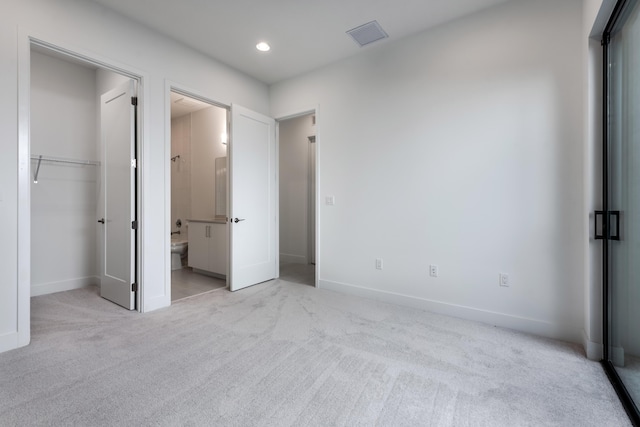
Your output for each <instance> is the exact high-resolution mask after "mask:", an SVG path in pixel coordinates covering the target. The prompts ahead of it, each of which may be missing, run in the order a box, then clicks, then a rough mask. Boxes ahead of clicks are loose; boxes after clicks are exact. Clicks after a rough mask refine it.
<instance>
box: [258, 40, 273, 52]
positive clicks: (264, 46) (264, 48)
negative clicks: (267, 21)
mask: <svg viewBox="0 0 640 427" xmlns="http://www.w3.org/2000/svg"><path fill="white" fill-rule="evenodd" d="M256 49H258V50H259V51H260V52H268V51H270V50H271V46H269V43H266V42H260V43H258V44H257V45H256Z"/></svg>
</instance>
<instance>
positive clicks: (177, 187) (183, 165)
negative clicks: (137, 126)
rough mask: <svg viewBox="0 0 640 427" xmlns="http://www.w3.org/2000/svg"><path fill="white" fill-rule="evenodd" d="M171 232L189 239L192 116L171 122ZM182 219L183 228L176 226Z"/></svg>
mask: <svg viewBox="0 0 640 427" xmlns="http://www.w3.org/2000/svg"><path fill="white" fill-rule="evenodd" d="M174 156H180V158H179V159H176V160H175V162H171V231H178V230H179V231H180V237H181V238H183V239H188V238H189V234H188V228H187V219H189V218H191V114H186V115H184V116H181V117H176V118H175V119H172V120H171V157H174ZM178 219H180V221H181V222H182V227H180V228H178V227H177V226H176V221H177V220H178Z"/></svg>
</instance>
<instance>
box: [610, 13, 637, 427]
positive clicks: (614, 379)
mask: <svg viewBox="0 0 640 427" xmlns="http://www.w3.org/2000/svg"><path fill="white" fill-rule="evenodd" d="M636 3H637V0H618V1H617V2H616V5H615V7H614V9H613V12H612V13H611V16H610V17H609V20H608V22H607V25H606V27H605V29H604V32H603V34H602V67H603V68H602V70H603V73H602V79H603V80H602V104H603V105H602V199H603V200H602V237H601V238H602V240H603V246H602V320H603V327H602V339H603V358H602V360H601V362H600V363H601V364H602V366H603V368H604V370H605V372H606V374H607V376H608V377H609V380H610V381H611V384H612V385H613V388H614V389H615V390H616V393H617V394H618V397H619V398H620V401H621V402H622V405H623V406H624V409H625V410H626V411H627V414H628V415H629V418H630V419H631V422H632V423H633V424H634V425H635V426H640V412H639V411H638V407H637V406H636V404H635V403H634V401H633V398H632V397H631V395H630V394H629V391H628V390H627V388H626V387H625V385H624V383H623V382H622V379H621V378H620V376H619V375H618V373H617V372H616V370H615V368H614V366H613V363H612V362H611V355H610V351H609V348H610V334H609V326H610V314H611V313H610V312H611V310H610V306H609V301H610V298H609V295H610V283H609V242H610V241H611V240H616V238H615V237H613V236H611V227H609V220H610V218H611V214H612V213H614V212H615V211H612V210H611V207H610V206H609V144H610V141H609V130H610V126H609V111H610V109H609V81H610V68H609V45H610V41H611V35H612V34H613V33H614V32H615V31H617V30H618V29H620V25H622V24H623V18H624V16H625V13H626V12H627V11H630V10H631V9H632V8H633V7H634V6H635V5H636ZM614 208H615V207H614ZM616 232H617V227H616Z"/></svg>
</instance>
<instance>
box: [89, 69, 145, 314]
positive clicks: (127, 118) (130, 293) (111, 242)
mask: <svg viewBox="0 0 640 427" xmlns="http://www.w3.org/2000/svg"><path fill="white" fill-rule="evenodd" d="M134 97H135V82H134V81H133V80H132V81H129V82H127V83H125V84H123V85H121V86H119V87H118V88H116V89H113V90H111V91H109V92H107V93H105V94H103V95H102V97H101V99H100V101H101V104H100V118H101V129H100V133H101V136H102V154H103V155H102V182H101V189H100V194H101V197H102V199H103V200H102V206H103V209H102V218H100V219H99V220H98V221H99V222H101V223H102V226H101V227H102V228H103V229H104V233H103V239H102V242H103V248H102V251H101V252H102V256H103V258H102V262H101V263H100V264H101V269H102V271H101V280H102V282H101V285H100V295H101V296H102V297H103V298H106V299H108V300H110V301H113V302H114V303H116V304H118V305H121V306H123V307H124V308H127V309H129V310H133V309H135V296H136V293H135V285H134V283H135V256H136V251H135V230H134V229H133V228H134V221H135V176H136V171H135V164H134V162H135V160H134V159H135V137H136V135H135V108H136V107H135V105H134V104H135V102H134Z"/></svg>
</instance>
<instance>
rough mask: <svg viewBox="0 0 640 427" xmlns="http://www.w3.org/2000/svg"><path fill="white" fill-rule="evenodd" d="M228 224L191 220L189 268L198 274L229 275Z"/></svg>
mask: <svg viewBox="0 0 640 427" xmlns="http://www.w3.org/2000/svg"><path fill="white" fill-rule="evenodd" d="M227 253H228V244H227V224H226V223H225V222H214V221H197V220H189V258H188V259H189V267H191V268H193V269H194V271H196V272H204V273H212V274H214V275H219V276H226V275H227V264H228V262H227V259H228V257H227Z"/></svg>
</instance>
